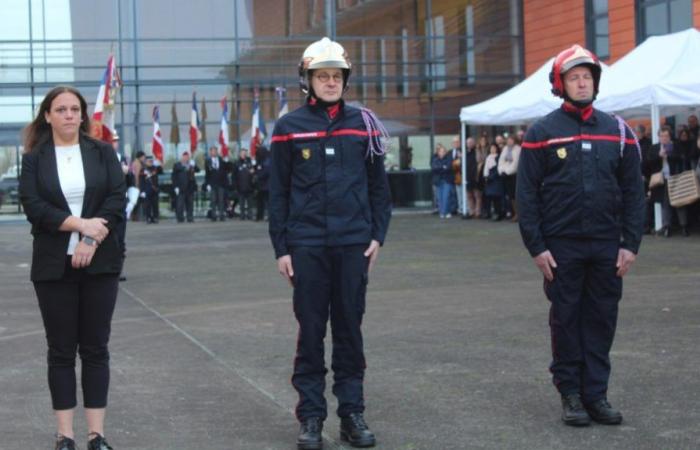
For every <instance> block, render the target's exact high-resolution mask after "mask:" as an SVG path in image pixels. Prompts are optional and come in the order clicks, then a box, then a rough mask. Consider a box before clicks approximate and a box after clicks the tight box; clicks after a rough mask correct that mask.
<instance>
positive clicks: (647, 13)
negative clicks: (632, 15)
mask: <svg viewBox="0 0 700 450" xmlns="http://www.w3.org/2000/svg"><path fill="white" fill-rule="evenodd" d="M667 11H668V9H667V5H666V3H659V4H657V5H652V6H647V7H646V8H645V9H644V34H645V37H649V36H658V35H660V34H666V33H668V12H667Z"/></svg>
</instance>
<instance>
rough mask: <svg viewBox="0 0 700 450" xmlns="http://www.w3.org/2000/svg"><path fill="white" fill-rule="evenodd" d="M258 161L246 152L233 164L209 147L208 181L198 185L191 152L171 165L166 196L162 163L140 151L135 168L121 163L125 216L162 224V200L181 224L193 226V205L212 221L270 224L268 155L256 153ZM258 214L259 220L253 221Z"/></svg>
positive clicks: (206, 161) (260, 150)
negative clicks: (242, 221) (198, 207)
mask: <svg viewBox="0 0 700 450" xmlns="http://www.w3.org/2000/svg"><path fill="white" fill-rule="evenodd" d="M256 150H257V151H256V155H255V156H256V157H255V159H254V160H253V159H251V158H250V157H249V156H248V151H247V149H242V150H241V151H240V152H238V155H237V157H236V158H235V159H231V158H229V157H222V156H221V155H219V149H218V148H217V147H216V146H212V147H209V150H208V154H207V156H206V157H205V158H204V172H205V173H204V180H203V182H202V184H201V186H200V185H199V184H198V181H197V178H198V177H197V176H196V174H198V173H200V172H201V171H202V169H201V168H200V167H199V165H198V164H197V163H196V162H195V160H194V159H193V158H192V156H191V155H190V153H189V152H187V151H186V152H183V153H182V154H181V156H180V159H179V160H178V161H177V162H175V164H174V165H173V168H172V171H171V173H170V185H169V186H167V191H164V190H163V189H162V187H161V180H160V179H159V177H160V176H161V175H162V174H163V167H162V165H161V163H160V162H159V161H158V160H157V159H155V158H153V157H152V156H150V155H146V154H145V153H144V152H142V151H138V152H136V154H135V155H134V159H133V160H132V162H131V164H128V163H126V162H125V161H122V168H123V171H124V174H125V176H126V182H127V207H126V216H127V218H128V219H129V220H134V221H143V222H145V223H148V224H156V223H158V222H159V220H160V205H159V203H160V202H159V199H160V198H161V195H162V194H166V195H165V196H166V197H167V198H168V199H169V204H170V209H171V210H172V211H174V212H175V218H176V220H177V222H178V223H184V222H194V220H195V214H194V209H195V202H197V201H199V203H200V207H201V208H206V210H207V212H206V217H207V218H208V219H209V220H211V221H213V222H216V221H221V222H223V221H225V220H227V219H233V218H240V220H256V221H263V220H266V219H267V203H268V179H269V176H270V158H269V150H268V149H267V148H266V147H265V146H259V147H258V148H257V149H256ZM253 213H255V215H253Z"/></svg>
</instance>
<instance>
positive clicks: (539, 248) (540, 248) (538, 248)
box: [527, 244, 547, 258]
mask: <svg viewBox="0 0 700 450" xmlns="http://www.w3.org/2000/svg"><path fill="white" fill-rule="evenodd" d="M527 250H528V251H529V252H530V256H532V257H533V258H534V257H535V256H537V255H539V254H540V253H542V252H544V251H545V250H547V247H545V246H544V244H538V245H535V246H531V247H528V249H527Z"/></svg>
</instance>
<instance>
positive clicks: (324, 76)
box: [314, 72, 343, 83]
mask: <svg viewBox="0 0 700 450" xmlns="http://www.w3.org/2000/svg"><path fill="white" fill-rule="evenodd" d="M314 78H316V79H317V80H318V81H320V82H321V83H328V81H329V80H330V79H331V75H330V74H329V73H326V72H321V73H319V74H318V75H314ZM333 81H335V82H336V83H341V82H342V81H343V74H340V73H336V74H334V75H333Z"/></svg>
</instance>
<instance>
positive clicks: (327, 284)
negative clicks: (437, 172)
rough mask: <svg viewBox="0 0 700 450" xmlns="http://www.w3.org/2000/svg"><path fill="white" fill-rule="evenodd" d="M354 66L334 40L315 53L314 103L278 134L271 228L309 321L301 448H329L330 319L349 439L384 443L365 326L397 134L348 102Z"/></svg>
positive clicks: (310, 84)
mask: <svg viewBox="0 0 700 450" xmlns="http://www.w3.org/2000/svg"><path fill="white" fill-rule="evenodd" d="M350 67H351V66H350V62H349V60H348V58H347V54H346V53H345V51H344V49H343V47H342V46H341V45H340V44H338V43H336V42H333V41H331V40H329V39H328V38H323V39H322V40H320V41H317V42H314V43H313V44H311V45H310V46H309V47H307V49H306V50H305V51H304V55H303V57H302V60H301V62H300V64H299V76H300V84H301V89H302V91H303V92H304V93H306V94H307V101H306V104H305V105H304V106H302V107H300V108H298V109H297V110H295V111H293V112H291V113H289V114H286V115H285V116H283V117H282V118H281V119H279V120H278V121H277V124H276V125H275V130H274V132H273V136H272V147H271V152H272V163H271V169H270V181H269V183H270V224H269V229H270V237H271V239H272V245H273V247H274V250H275V256H276V258H277V265H278V269H279V272H280V273H281V274H282V275H283V276H284V277H285V278H287V280H289V282H290V283H291V285H292V286H293V288H294V300H293V303H294V313H295V316H296V319H297V321H298V322H299V335H298V341H297V351H296V357H295V359H294V374H293V376H292V384H293V386H294V388H295V389H296V390H297V392H298V394H299V403H298V404H297V407H296V416H297V418H298V420H299V421H300V423H301V427H300V431H299V436H298V439H297V447H298V448H300V449H320V448H322V445H323V442H322V439H321V432H322V428H323V420H324V419H325V418H326V400H325V398H324V390H325V374H326V372H327V370H326V367H325V361H324V344H323V340H324V337H325V335H326V323H327V321H328V318H329V316H330V322H331V330H332V336H333V356H332V364H331V367H332V369H333V394H335V396H336V397H337V399H338V410H337V414H338V416H339V417H340V418H341V425H340V436H341V439H342V440H346V441H348V442H349V443H350V444H351V445H353V446H355V447H371V446H373V445H374V444H375V437H374V434H373V433H372V432H371V431H370V429H369V427H368V426H367V424H366V422H365V420H364V418H363V412H364V397H363V387H362V384H363V379H364V371H365V358H364V353H363V344H362V333H361V329H360V326H361V323H362V316H363V313H364V311H365V294H366V289H367V274H368V272H369V270H370V269H371V267H372V265H373V263H374V262H375V260H376V258H377V255H378V253H379V248H380V245H381V244H382V243H383V242H384V237H385V236H386V233H387V229H388V226H389V219H390V216H391V199H390V192H389V185H388V182H387V177H386V173H385V171H384V157H383V154H384V143H385V139H384V137H387V136H386V131H385V130H384V128H383V126H382V125H381V123H380V122H379V121H378V120H377V119H376V117H375V116H374V114H373V113H372V112H371V111H369V110H366V109H360V108H354V107H351V106H349V105H346V104H345V103H344V101H343V100H342V94H343V92H344V91H345V89H346V88H347V85H348V78H349V76H350Z"/></svg>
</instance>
